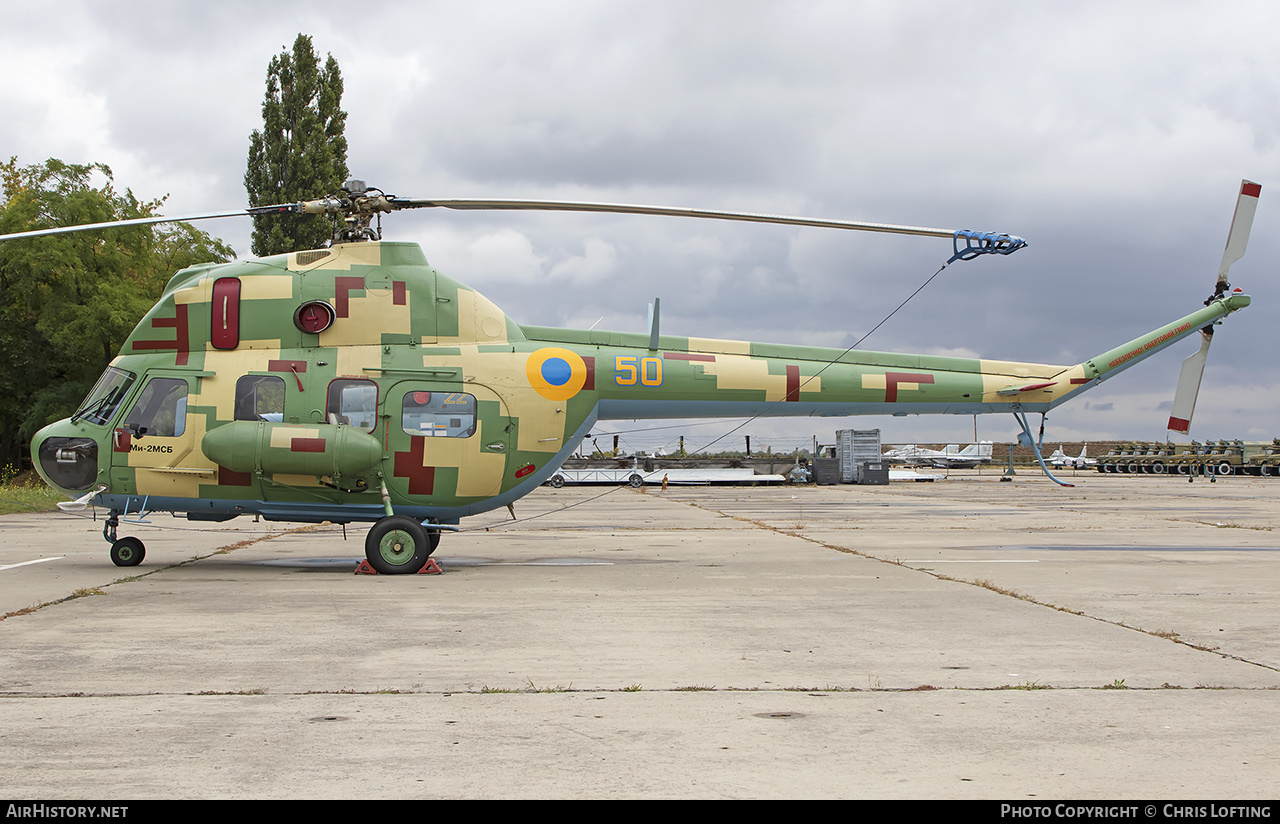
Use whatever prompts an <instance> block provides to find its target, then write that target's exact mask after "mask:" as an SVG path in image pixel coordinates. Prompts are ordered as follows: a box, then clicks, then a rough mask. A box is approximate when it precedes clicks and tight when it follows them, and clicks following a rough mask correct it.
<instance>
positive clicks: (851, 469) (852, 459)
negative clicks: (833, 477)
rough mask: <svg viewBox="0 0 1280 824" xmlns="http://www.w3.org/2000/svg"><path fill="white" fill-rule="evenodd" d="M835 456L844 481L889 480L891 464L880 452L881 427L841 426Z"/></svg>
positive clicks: (883, 481)
mask: <svg viewBox="0 0 1280 824" xmlns="http://www.w3.org/2000/svg"><path fill="white" fill-rule="evenodd" d="M836 459H837V460H838V461H840V483H842V484H887V483H889V465H888V464H887V463H885V462H884V459H883V458H882V457H881V453H880V430H879V429H841V430H839V431H838V432H836Z"/></svg>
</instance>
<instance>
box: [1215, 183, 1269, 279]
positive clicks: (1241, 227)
mask: <svg viewBox="0 0 1280 824" xmlns="http://www.w3.org/2000/svg"><path fill="white" fill-rule="evenodd" d="M1260 194H1262V186H1261V184H1258V183H1254V182H1253V181H1251V180H1242V181H1240V196H1239V197H1238V198H1236V213H1235V215H1234V216H1233V217H1232V218H1231V231H1230V233H1228V234H1227V249H1226V251H1225V252H1223V253H1222V266H1220V267H1219V268H1218V283H1217V285H1218V288H1219V290H1221V289H1223V288H1225V287H1226V285H1227V270H1228V269H1230V268H1231V264H1233V263H1235V262H1236V261H1237V260H1239V259H1240V258H1242V257H1244V250H1245V247H1246V246H1248V245H1249V231H1250V229H1252V228H1253V213H1254V212H1256V211H1257V209H1258V195H1260Z"/></svg>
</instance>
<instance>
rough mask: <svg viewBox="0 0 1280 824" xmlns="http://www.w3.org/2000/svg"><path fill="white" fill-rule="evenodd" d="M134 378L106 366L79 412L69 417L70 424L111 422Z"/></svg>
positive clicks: (124, 372)
mask: <svg viewBox="0 0 1280 824" xmlns="http://www.w3.org/2000/svg"><path fill="white" fill-rule="evenodd" d="M136 377H137V376H136V375H134V374H133V373H132V372H126V371H124V370H123V369H117V368H115V367H114V366H108V367H107V371H105V372H103V373H102V377H100V378H98V382H97V383H95V384H94V385H93V389H91V390H89V394H88V395H87V396H86V397H85V399H84V402H83V403H81V404H80V408H79V410H77V411H76V413H75V414H74V415H72V416H71V422H72V423H75V422H76V421H78V420H84V421H85V422H87V423H92V424H97V425H98V426H102V425H103V424H105V423H106V422H107V421H109V420H111V416H112V415H114V414H115V413H116V409H118V408H119V407H120V401H122V400H124V396H125V395H126V394H128V392H129V387H131V386H133V381H134V379H135V378H136Z"/></svg>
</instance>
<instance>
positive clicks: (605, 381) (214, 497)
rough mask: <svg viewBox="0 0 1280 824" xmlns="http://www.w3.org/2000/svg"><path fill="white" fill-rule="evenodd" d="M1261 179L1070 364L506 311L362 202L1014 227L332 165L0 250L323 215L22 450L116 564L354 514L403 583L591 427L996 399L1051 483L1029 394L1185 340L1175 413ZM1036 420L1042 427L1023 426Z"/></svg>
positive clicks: (196, 305) (158, 316) (836, 223)
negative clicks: (1121, 329) (1193, 272)
mask: <svg viewBox="0 0 1280 824" xmlns="http://www.w3.org/2000/svg"><path fill="white" fill-rule="evenodd" d="M1260 191H1261V187H1260V186H1259V185H1258V184H1256V183H1252V182H1251V181H1247V180H1246V181H1243V183H1242V186H1241V189H1240V194H1239V197H1238V199H1237V205H1236V212H1235V217H1234V219H1233V221H1232V228H1231V230H1230V234H1229V239H1228V243H1227V251H1226V254H1225V255H1224V258H1223V264H1222V266H1221V268H1220V270H1219V273H1218V278H1217V281H1216V284H1215V287H1214V292H1213V294H1212V295H1210V296H1209V298H1208V299H1207V300H1205V301H1204V306H1203V308H1200V309H1197V310H1196V311H1194V312H1192V313H1191V314H1188V315H1186V316H1184V317H1181V318H1179V319H1177V320H1175V321H1173V322H1171V323H1168V324H1165V325H1164V326H1162V327H1160V328H1158V329H1155V330H1153V331H1151V332H1148V333H1146V334H1144V335H1141V336H1139V337H1137V338H1135V339H1133V340H1131V341H1129V342H1127V343H1123V344H1121V345H1119V346H1116V347H1114V348H1112V349H1109V350H1106V351H1104V352H1102V353H1100V354H1098V355H1096V356H1095V357H1092V358H1090V359H1088V360H1086V361H1084V362H1082V363H1078V364H1074V365H1048V364H1038V363H1021V362H1015V361H999V360H987V359H978V358H958V357H943V356H934V355H909V354H889V353H879V352H869V351H862V350H856V351H855V350H854V349H853V347H850V349H848V350H844V351H840V350H838V349H829V348H819V347H809V346H787V345H779V344H768V343H751V342H746V341H734V340H714V339H705V338H697V337H676V336H669V335H663V334H660V330H659V309H660V302H659V301H658V300H655V301H654V303H653V304H652V306H651V315H650V323H649V332H648V334H644V333H622V332H609V331H597V330H594V329H591V330H572V329H558V328H550V327H543V326H531V325H522V324H519V323H517V322H516V321H514V320H513V319H512V318H511V317H510V316H508V315H507V314H506V313H504V312H503V311H502V310H501V309H500V308H499V307H498V306H497V305H496V304H495V303H493V302H492V301H491V300H489V299H488V298H486V297H485V296H483V295H482V294H481V293H480V292H478V291H476V290H475V289H472V288H470V287H468V286H466V285H464V284H463V283H461V282H459V281H457V280H454V279H453V278H451V277H450V276H448V275H446V274H445V273H443V272H440V271H437V270H436V269H435V268H433V267H432V266H431V265H430V264H428V262H427V259H426V257H425V256H424V254H423V252H422V249H421V248H420V247H419V246H418V245H417V244H414V243H407V242H396V241H384V240H383V239H382V227H381V216H382V215H383V214H386V213H391V212H395V211H398V210H401V209H416V208H447V209H461V210H468V209H506V210H543V211H578V212H607V213H619V214H633V215H665V216H676V217H693V218H709V219H720V220H739V221H751V222H760V223H774V224H783V225H794V226H813V227H826V228H837V229H851V230H859V231H872V232H889V233H898V234H908V235H917V236H932V237H949V238H951V239H952V243H953V251H954V254H953V256H952V258H951V260H950V261H948V263H950V262H951V261H955V260H971V259H974V258H976V257H979V256H982V255H989V254H1001V255H1008V254H1011V253H1013V252H1015V251H1017V250H1018V249H1020V248H1022V247H1024V246H1025V245H1026V242H1025V241H1024V240H1022V239H1021V238H1018V237H1016V236H1013V235H1008V234H999V233H990V232H977V231H971V230H946V229H930V228H925V227H914V226H900V225H892V224H878V223H860V222H854V221H842V220H826V219H817V218H802V217H788V216H778V215H760V214H752V213H745V212H726V211H711V210H700V209H686V208H673V207H660V206H636V205H628V204H607V203H580V202H570V201H531V200H482V199H451V200H423V199H410V198H401V197H397V196H394V195H388V194H386V193H385V192H383V191H382V190H381V189H377V188H374V187H370V186H368V185H366V184H365V183H364V182H363V181H359V180H351V181H348V182H347V183H346V184H344V186H343V188H342V191H341V192H339V193H337V194H334V195H330V196H328V197H325V198H321V199H318V200H312V201H304V202H300V203H290V204H280V205H275V206H264V207H253V208H250V209H246V210H236V211H228V212H218V213H212V214H204V215H195V216H188V217H182V218H165V217H149V218H140V219H134V220H127V221H116V222H112V223H107V224H90V225H81V226H71V227H59V228H54V229H42V230H35V231H29V232H21V233H15V234H10V235H4V236H0V241H7V240H13V239H16V238H21V237H38V236H41V235H48V234H58V233H64V232H73V231H90V230H93V229H98V228H104V227H107V226H128V225H142V224H149V223H161V222H172V221H191V220H197V219H204V218H212V217H232V216H244V215H260V214H285V213H291V214H298V215H308V214H315V215H329V216H330V218H331V219H332V220H333V221H334V225H335V231H334V237H333V240H332V242H331V243H330V245H328V246H327V247H326V248H321V249H314V250H308V251H297V252H290V253H287V254H280V255H274V256H269V257H264V258H259V259H251V260H242V261H232V262H229V263H221V264H205V265H197V266H193V267H190V268H187V269H183V270H182V271H180V272H178V273H177V274H175V275H174V276H173V277H172V278H171V280H170V281H169V283H168V285H167V286H166V288H165V290H164V292H163V294H162V296H161V297H160V299H159V301H158V302H157V303H156V304H155V306H154V307H152V309H151V310H150V311H149V312H148V313H147V314H146V316H145V317H144V318H143V319H142V320H141V321H140V322H139V324H138V325H137V327H136V328H135V329H134V331H133V333H132V334H131V335H130V336H129V338H128V339H127V341H126V342H125V343H124V345H123V347H122V348H121V350H120V352H119V354H118V355H117V356H116V357H115V358H114V359H113V360H112V362H111V364H110V365H109V366H108V367H107V369H106V371H105V372H104V373H103V374H102V376H101V378H100V379H99V380H98V381H97V383H96V384H95V385H94V387H93V388H92V389H91V390H90V392H89V394H88V396H87V397H86V398H85V399H84V401H83V402H82V403H81V404H80V405H79V407H78V408H77V410H76V412H75V413H74V414H72V415H71V416H70V417H69V418H67V419H64V420H60V421H57V422H56V423H53V424H50V425H48V426H46V427H44V428H43V429H41V430H40V431H39V432H37V433H36V435H35V437H34V439H33V441H32V446H31V450H32V455H33V457H34V458H35V460H34V461H33V463H34V464H35V468H36V470H37V471H38V472H39V474H40V476H41V477H42V478H43V479H44V480H45V481H46V482H47V483H48V484H49V485H50V486H52V487H54V488H55V489H57V490H59V491H60V492H62V493H63V494H65V495H66V496H67V497H68V498H73V499H75V500H72V501H68V502H64V503H62V504H60V506H62V507H63V508H64V509H66V510H75V509H77V508H79V509H83V508H84V507H86V506H88V505H94V506H98V507H103V508H105V509H106V510H108V512H109V517H108V518H107V519H106V522H105V525H104V527H103V537H104V538H105V539H106V540H107V542H109V543H110V545H111V550H110V557H111V560H112V562H113V563H114V564H116V565H117V566H126V567H127V566H134V565H137V564H139V563H141V562H142V560H143V559H144V557H145V547H144V545H143V543H142V541H141V540H139V539H138V538H136V537H134V536H128V535H121V534H119V529H120V526H121V524H122V523H125V524H128V523H135V522H139V521H141V519H142V518H143V517H145V516H146V515H148V514H149V513H152V512H171V513H174V514H185V516H186V518H187V519H189V520H191V521H205V522H221V521H228V520H231V519H233V518H236V517H239V516H242V515H253V516H257V517H261V518H262V519H265V520H268V521H283V522H301V523H318V522H325V521H327V522H330V523H335V524H342V525H344V526H345V525H346V524H348V523H353V522H359V523H369V524H371V526H370V528H369V531H368V533H367V535H366V538H365V557H366V559H367V562H368V564H369V565H370V566H371V567H372V568H373V569H374V570H375V571H377V572H378V573H381V574H401V573H416V572H418V571H420V570H422V569H423V568H424V566H426V565H427V564H428V559H429V557H430V555H431V554H432V553H433V552H434V551H435V550H436V548H437V546H438V545H439V543H440V539H441V534H442V533H443V532H457V531H459V530H460V528H461V527H460V523H461V519H462V518H464V517H466V516H470V515H476V514H479V513H483V512H487V511H490V510H493V509H496V508H499V507H504V506H510V505H511V504H512V503H513V502H514V501H516V500H517V499H519V498H521V497H522V496H524V495H527V494H529V493H530V492H532V491H533V490H534V489H536V488H537V487H538V486H540V485H541V484H542V483H543V482H545V481H547V480H548V479H549V478H550V477H551V476H552V475H553V474H554V473H555V471H556V470H557V469H558V468H559V467H560V465H561V464H562V463H563V462H564V460H565V459H566V458H568V457H569V456H570V455H571V454H573V452H574V450H575V449H576V448H577V446H578V444H579V442H580V441H581V440H582V439H583V438H584V437H585V436H586V435H588V433H589V432H590V431H591V428H592V427H593V426H594V425H595V424H596V422H597V421H599V420H609V419H641V418H697V417H743V416H747V417H750V416H809V415H819V416H846V415H865V414H891V415H904V414H953V415H974V414H979V413H993V412H1006V413H1012V414H1013V415H1014V416H1015V418H1016V419H1017V420H1018V423H1019V425H1020V426H1021V428H1022V435H1021V436H1020V439H1022V440H1024V442H1025V443H1028V444H1029V445H1031V446H1032V448H1033V449H1034V450H1035V454H1036V457H1037V458H1038V459H1039V461H1040V466H1041V468H1042V469H1043V471H1044V472H1045V474H1046V475H1049V477H1050V478H1053V476H1052V474H1050V472H1049V469H1048V467H1047V466H1045V460H1044V458H1043V457H1042V456H1041V454H1040V449H1039V443H1042V442H1043V437H1044V415H1045V414H1046V413H1047V412H1048V411H1049V410H1051V409H1053V408H1054V407H1056V406H1058V405H1059V404H1061V403H1064V402H1066V401H1068V400H1070V399H1072V398H1074V397H1076V396H1077V395H1078V394H1079V393H1081V392H1084V391H1086V390H1088V389H1090V388H1092V387H1094V386H1097V385H1098V384H1100V383H1102V382H1103V381H1105V380H1108V379H1110V378H1112V377H1114V376H1115V375H1117V374H1119V373H1121V372H1123V371H1124V370H1126V369H1128V368H1130V367H1132V366H1134V365H1135V364H1137V363H1138V362H1140V361H1142V360H1144V359H1145V358H1147V357H1149V356H1151V355H1153V354H1155V353H1156V352H1158V351H1160V350H1161V349H1164V348H1165V347H1167V346H1170V345H1172V344H1173V343H1175V342H1177V341H1178V340H1180V339H1182V338H1183V337H1185V336H1188V335H1191V334H1194V333H1195V332H1196V331H1201V334H1202V341H1203V343H1202V347H1201V350H1200V351H1199V352H1198V353H1196V354H1195V355H1193V356H1192V357H1191V358H1189V359H1188V362H1189V363H1190V366H1189V367H1186V368H1184V378H1185V380H1180V382H1179V389H1178V399H1177V400H1176V401H1175V404H1174V408H1175V410H1176V412H1177V414H1178V416H1179V419H1180V421H1183V422H1186V423H1187V424H1189V419H1190V414H1191V412H1190V410H1191V409H1192V408H1194V403H1195V399H1194V395H1195V392H1196V391H1197V390H1198V386H1199V370H1201V369H1202V368H1203V365H1204V357H1205V356H1206V355H1207V347H1208V340H1209V339H1210V336H1211V334H1212V329H1213V325H1214V324H1216V323H1219V322H1220V321H1221V319H1222V318H1224V317H1225V316H1227V315H1229V314H1231V313H1232V312H1235V311H1237V310H1239V309H1242V308H1244V307H1246V306H1248V305H1249V303H1250V298H1249V296H1248V295H1245V294H1243V293H1242V292H1241V291H1240V290H1239V289H1235V290H1234V291H1231V292H1228V288H1229V284H1228V282H1227V277H1226V276H1227V270H1228V268H1229V267H1230V265H1231V263H1232V262H1233V261H1234V260H1237V259H1239V257H1240V256H1242V255H1243V254H1244V248H1245V244H1246V242H1247V239H1248V234H1249V229H1250V226H1251V225H1252V220H1253V212H1254V209H1255V208H1256V205H1257V199H1258V196H1259V193H1260ZM299 219H306V218H301V217H300V218H299ZM944 268H945V267H944ZM1188 370H1190V372H1191V373H1194V374H1193V375H1192V377H1190V378H1186V377H1185V376H1186V375H1187V374H1188ZM1184 384H1185V386H1184ZM1188 398H1189V399H1188ZM1037 412H1038V413H1040V415H1041V431H1040V441H1039V443H1037V441H1036V439H1035V438H1034V436H1033V434H1032V432H1031V428H1030V425H1029V424H1028V422H1027V414H1028V413H1037ZM1180 425H1181V424H1180ZM1053 480H1055V481H1056V482H1057V483H1060V484H1063V485H1064V486H1069V484H1064V483H1063V482H1062V481H1058V480H1057V479H1056V478H1053Z"/></svg>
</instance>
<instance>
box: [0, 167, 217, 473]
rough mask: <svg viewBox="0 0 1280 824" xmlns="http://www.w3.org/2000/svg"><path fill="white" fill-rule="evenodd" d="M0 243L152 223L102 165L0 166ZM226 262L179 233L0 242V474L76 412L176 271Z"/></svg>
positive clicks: (117, 231) (149, 209)
mask: <svg viewBox="0 0 1280 824" xmlns="http://www.w3.org/2000/svg"><path fill="white" fill-rule="evenodd" d="M0 183H2V184H3V190H2V192H3V200H2V201H0V234H8V233H11V232H23V231H30V230H33V229H43V228H51V227H55V226H74V225H79V224H84V223H102V222H107V221H113V220H129V219H133V218H140V217H148V216H151V215H154V214H155V212H156V209H157V208H159V206H160V205H161V204H162V203H163V199H159V200H152V201H147V202H142V201H139V200H138V199H137V198H136V197H134V195H133V193H132V192H130V191H129V190H127V189H126V190H125V192H124V193H123V194H120V193H118V192H117V191H116V190H115V188H114V181H113V178H112V174H111V170H110V169H109V168H107V167H106V166H104V165H102V164H100V163H92V164H88V165H73V164H68V163H64V162H62V161H61V160H48V161H46V162H45V163H42V164H38V165H35V166H26V167H19V166H18V161H17V158H10V160H9V161H8V163H4V164H0ZM232 257H234V252H232V250H231V248H230V247H229V246H227V245H226V244H225V243H223V242H222V241H221V240H218V239H216V238H214V237H211V236H210V235H208V234H205V233H204V232H201V231H198V230H196V229H195V228H193V227H192V226H190V225H189V224H185V223H176V224H163V225H160V226H129V227H115V228H109V229H99V230H95V231H90V232H79V233H75V234H65V235H49V236H45V237H37V238H24V239H20V240H8V241H0V465H4V464H8V463H15V464H16V463H18V461H19V460H20V459H21V457H22V455H23V453H24V450H25V449H26V446H27V444H28V443H29V442H30V440H31V436H32V435H34V434H35V431H36V430H37V429H39V428H40V427H41V426H44V425H45V424H47V423H50V422H52V421H55V420H57V419H59V418H64V417H67V416H68V415H70V414H71V413H72V412H74V411H75V404H76V402H77V401H79V400H80V399H82V398H83V397H84V395H85V393H86V392H88V391H89V389H90V387H91V386H92V384H93V381H94V380H95V379H96V378H97V377H98V375H99V374H100V373H101V372H102V370H103V369H105V368H106V366H107V364H108V363H109V362H110V361H111V359H112V358H113V357H114V356H115V354H116V353H117V352H118V351H119V349H120V347H121V346H122V345H123V344H124V341H125V339H126V338H127V337H128V336H129V333H130V332H132V331H133V328H134V327H135V326H136V325H137V324H138V321H139V320H141V319H142V316H143V315H144V314H146V312H147V310H148V309H150V308H151V307H152V306H153V305H154V304H155V302H156V300H157V299H158V298H159V297H160V293H161V292H162V291H163V290H164V286H165V284H166V283H167V282H168V280H169V278H170V277H171V276H172V275H173V273H174V272H175V271H176V270H178V269H183V268H186V267H187V266H192V265H194V264H197V263H206V262H209V261H226V260H230V259H231V258H232Z"/></svg>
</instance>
